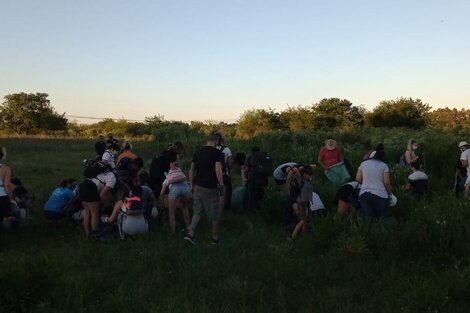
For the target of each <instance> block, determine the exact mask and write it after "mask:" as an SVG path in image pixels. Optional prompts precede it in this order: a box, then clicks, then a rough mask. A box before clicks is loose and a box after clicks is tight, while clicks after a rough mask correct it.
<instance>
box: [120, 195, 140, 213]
mask: <svg viewBox="0 0 470 313" xmlns="http://www.w3.org/2000/svg"><path fill="white" fill-rule="evenodd" d="M122 207H123V209H124V208H125V209H126V211H121V212H123V213H124V214H128V215H133V214H142V213H144V206H143V204H142V199H141V198H140V197H137V196H132V197H125V198H124V200H123V201H122Z"/></svg>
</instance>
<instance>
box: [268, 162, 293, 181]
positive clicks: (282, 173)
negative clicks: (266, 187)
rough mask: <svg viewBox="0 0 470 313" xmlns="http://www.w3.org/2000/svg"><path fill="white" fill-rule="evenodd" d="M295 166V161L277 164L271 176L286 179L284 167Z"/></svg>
mask: <svg viewBox="0 0 470 313" xmlns="http://www.w3.org/2000/svg"><path fill="white" fill-rule="evenodd" d="M295 166H297V163H295V162H288V163H284V164H281V165H279V166H278V167H276V169H275V170H274V172H273V177H274V178H275V179H277V180H286V179H287V173H286V172H285V168H286V167H295Z"/></svg>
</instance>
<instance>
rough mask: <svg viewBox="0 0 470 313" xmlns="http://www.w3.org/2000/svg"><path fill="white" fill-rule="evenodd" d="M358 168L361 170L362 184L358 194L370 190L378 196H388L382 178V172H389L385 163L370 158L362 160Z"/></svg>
mask: <svg viewBox="0 0 470 313" xmlns="http://www.w3.org/2000/svg"><path fill="white" fill-rule="evenodd" d="M359 170H361V171H362V185H361V190H360V192H359V195H362V194H363V193H365V192H370V193H372V194H374V195H376V196H378V197H381V198H388V192H387V189H385V185H384V179H383V175H384V173H386V172H387V173H388V172H389V169H388V165H387V164H385V163H384V162H381V161H378V160H374V159H370V160H367V161H364V162H362V163H361V165H360V166H359Z"/></svg>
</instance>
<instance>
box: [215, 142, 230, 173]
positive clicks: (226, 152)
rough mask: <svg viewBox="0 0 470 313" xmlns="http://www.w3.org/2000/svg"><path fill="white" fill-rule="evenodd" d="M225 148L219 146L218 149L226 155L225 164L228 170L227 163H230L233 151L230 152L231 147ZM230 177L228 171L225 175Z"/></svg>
mask: <svg viewBox="0 0 470 313" xmlns="http://www.w3.org/2000/svg"><path fill="white" fill-rule="evenodd" d="M222 147H223V146H217V149H218V150H220V152H222V153H223V154H224V162H225V168H227V162H228V158H230V157H231V156H232V151H231V150H230V148H229V147H223V149H222ZM224 174H226V175H227V176H228V174H229V173H228V170H227V171H226V173H224Z"/></svg>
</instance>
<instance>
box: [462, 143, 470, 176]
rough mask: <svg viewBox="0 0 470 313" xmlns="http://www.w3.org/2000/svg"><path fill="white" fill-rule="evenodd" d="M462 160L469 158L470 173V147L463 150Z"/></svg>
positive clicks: (468, 170)
mask: <svg viewBox="0 0 470 313" xmlns="http://www.w3.org/2000/svg"><path fill="white" fill-rule="evenodd" d="M460 160H461V161H464V160H467V162H468V164H467V167H466V168H467V175H468V174H470V148H467V149H466V150H465V151H463V152H462V154H461V155H460Z"/></svg>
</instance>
